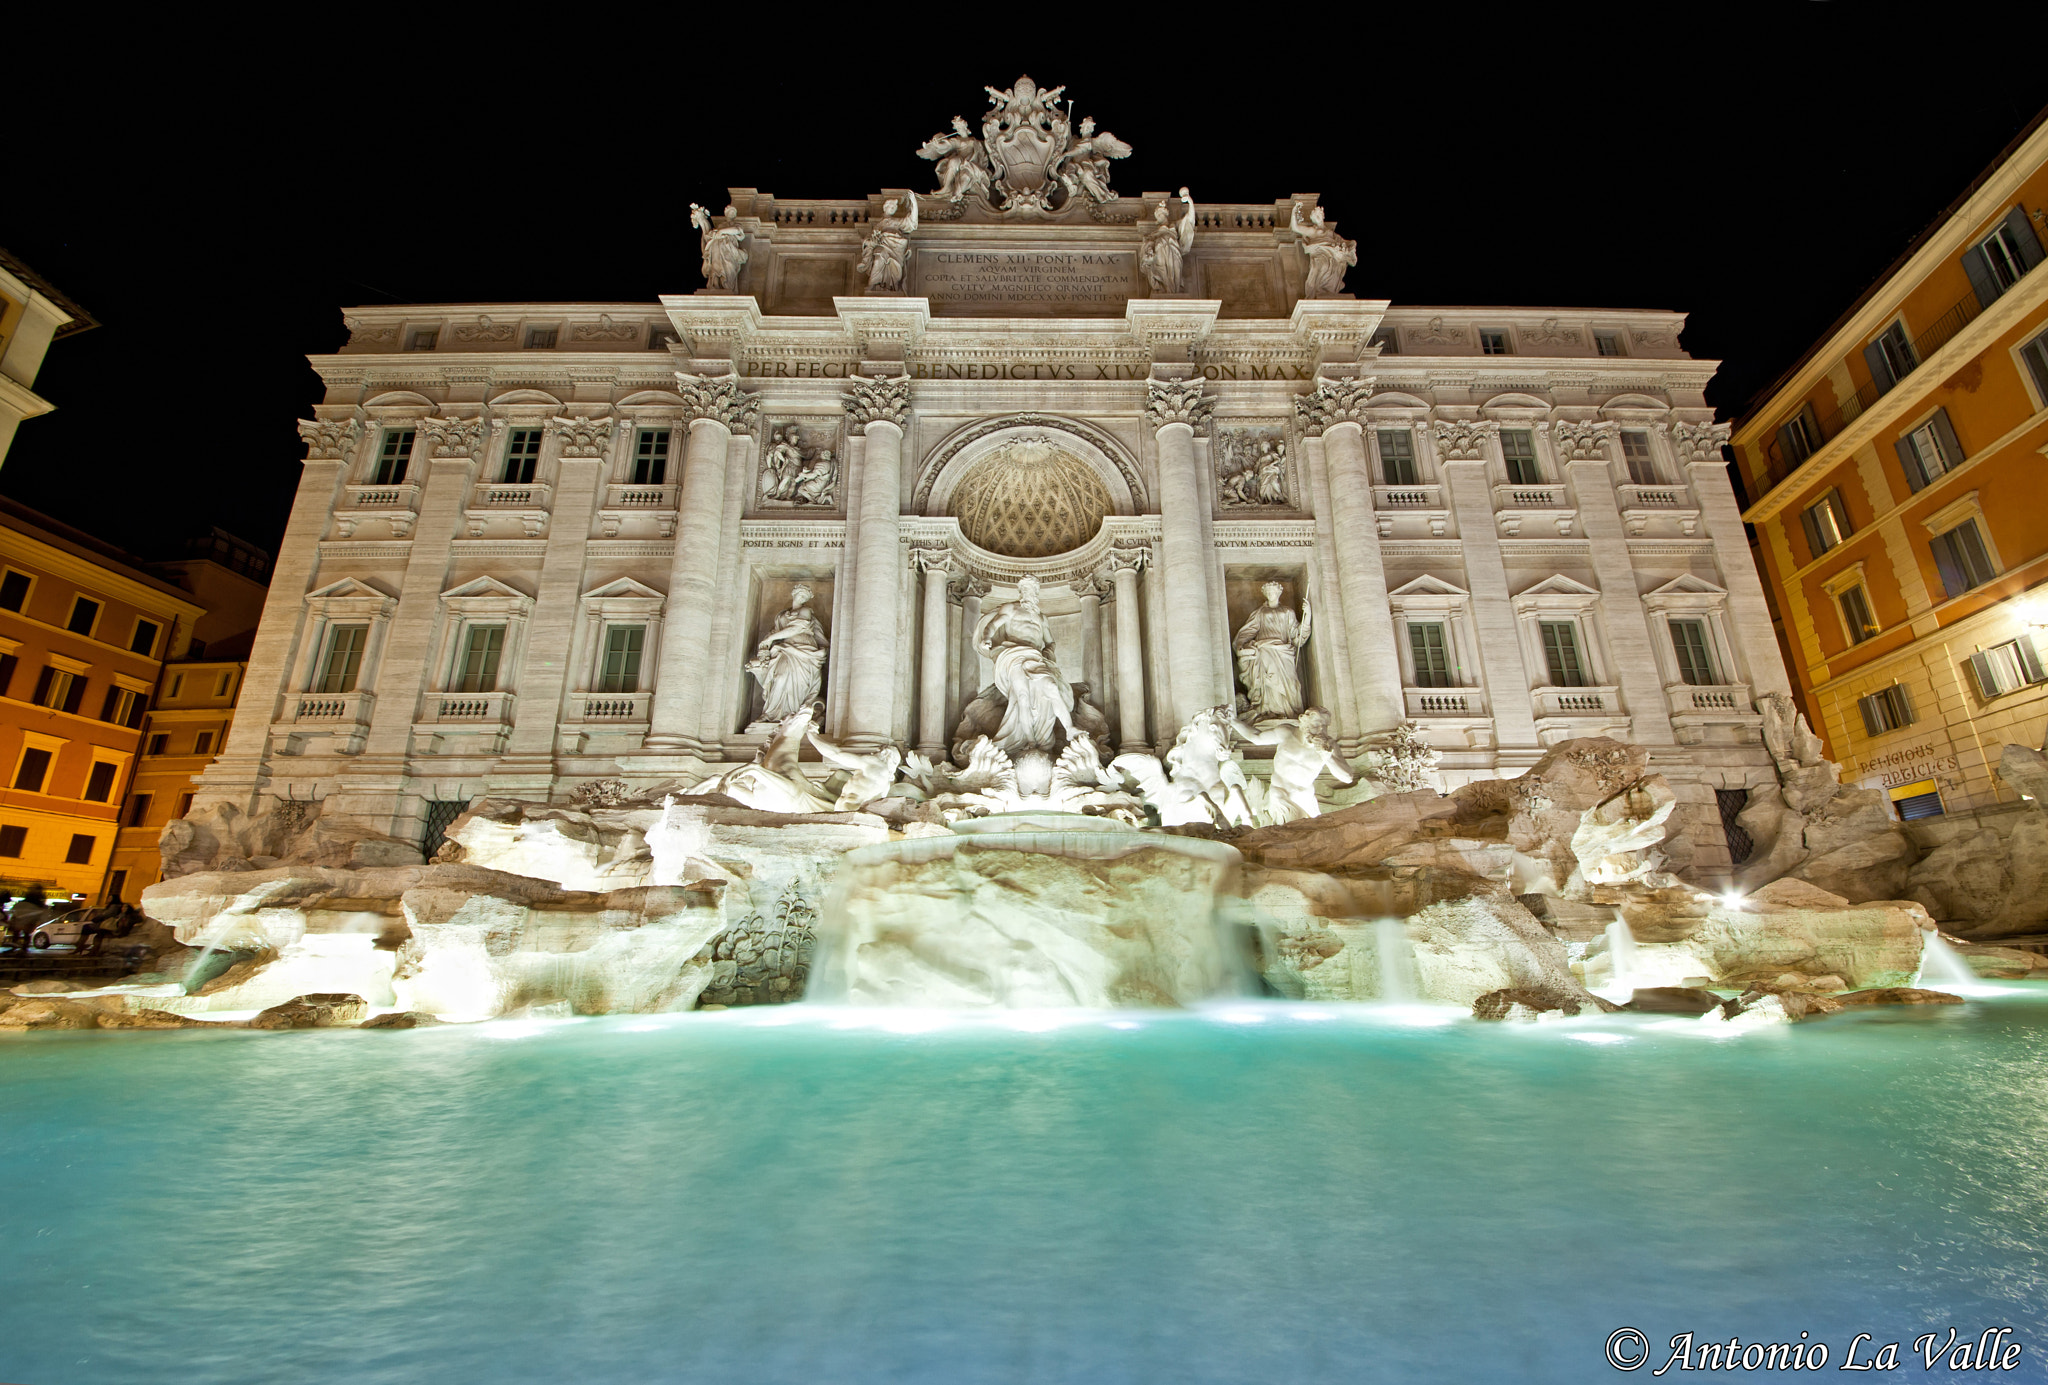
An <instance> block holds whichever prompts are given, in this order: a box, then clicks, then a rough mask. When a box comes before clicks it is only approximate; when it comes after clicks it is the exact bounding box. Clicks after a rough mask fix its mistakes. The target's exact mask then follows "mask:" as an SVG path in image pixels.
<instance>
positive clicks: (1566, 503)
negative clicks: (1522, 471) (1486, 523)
mask: <svg viewBox="0 0 2048 1385" xmlns="http://www.w3.org/2000/svg"><path fill="white" fill-rule="evenodd" d="M1493 508H1494V509H1496V510H1569V509H1571V508H1572V502H1571V500H1570V498H1569V497H1568V496H1566V494H1565V488H1564V487H1563V486H1553V485H1548V484H1546V485H1540V486H1495V487H1494V488H1493Z"/></svg>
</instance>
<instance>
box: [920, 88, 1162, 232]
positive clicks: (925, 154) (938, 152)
mask: <svg viewBox="0 0 2048 1385" xmlns="http://www.w3.org/2000/svg"><path fill="white" fill-rule="evenodd" d="M982 89H983V90H984V91H986V92H987V93H988V98H989V109H988V111H987V113H986V114H984V115H983V116H982V118H981V137H980V138H979V139H977V138H975V136H974V134H973V132H972V131H971V130H970V129H969V128H968V124H967V121H966V119H965V118H964V117H961V116H957V115H956V116H954V117H953V128H952V129H951V130H947V131H941V132H939V133H938V134H936V135H933V136H932V137H931V138H930V139H928V140H926V141H925V143H924V146H923V147H922V148H920V149H919V150H918V151H917V153H918V157H920V158H925V159H930V160H932V161H933V162H934V163H936V164H938V166H939V167H938V174H939V188H938V191H937V192H935V193H933V194H932V195H933V196H934V197H940V198H944V199H945V200H946V201H947V202H948V203H949V204H951V205H954V206H958V205H960V204H961V203H962V202H964V201H965V200H966V199H967V198H969V197H978V198H980V199H982V200H983V201H985V202H986V203H987V204H988V205H989V208H990V209H991V210H993V211H997V212H1001V213H1002V214H1003V215H1005V216H1054V215H1058V214H1059V213H1060V212H1063V211H1065V210H1067V209H1068V208H1069V207H1071V206H1073V205H1074V204H1075V202H1076V201H1086V202H1088V203H1091V204H1094V205H1098V206H1099V205H1100V204H1102V203H1105V202H1113V201H1115V200H1116V193H1115V191H1114V190H1112V189H1111V187H1110V186H1109V161H1110V160H1111V159H1122V158H1128V157H1129V156H1130V153H1131V146H1130V145H1128V144H1125V143H1124V142H1123V141H1122V140H1120V139H1118V138H1117V137H1116V136H1115V135H1112V134H1110V133H1109V131H1107V130H1097V129H1096V128H1095V121H1094V120H1093V119H1086V120H1083V121H1082V122H1081V128H1080V131H1079V134H1078V137H1077V135H1076V132H1075V131H1074V129H1073V128H1072V126H1071V124H1070V121H1069V111H1068V110H1066V109H1062V108H1061V106H1060V96H1061V95H1062V94H1063V93H1064V92H1065V91H1066V88H1065V87H1050V88H1047V89H1045V90H1043V91H1041V90H1040V89H1039V86H1038V83H1036V82H1034V81H1032V80H1031V79H1030V78H1029V77H1019V78H1018V79H1017V82H1016V85H1014V86H1012V87H1011V88H1009V90H1007V91H1001V90H998V89H997V88H995V87H984V88H982Z"/></svg>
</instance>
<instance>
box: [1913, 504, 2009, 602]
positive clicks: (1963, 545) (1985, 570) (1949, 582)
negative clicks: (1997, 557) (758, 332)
mask: <svg viewBox="0 0 2048 1385" xmlns="http://www.w3.org/2000/svg"><path fill="white" fill-rule="evenodd" d="M1928 547H1930V548H1932V549H1933V550H1934V566H1935V567H1936V568H1937V569H1939V570H1940V572H1941V584H1942V586H1943V587H1945V588H1946V589H1947V590H1948V594H1949V595H1950V596H1961V595H1962V594H1963V593H1964V592H1966V591H1969V590H1970V589H1971V588H1973V587H1981V586H1983V585H1984V584H1985V583H1986V582H1989V581H1990V580H1991V579H1992V578H1994V577H1996V576H1997V575H1998V569H1997V568H1995V567H1993V566H1992V565H1991V554H1990V553H1989V551H1987V550H1986V549H1985V547H1984V535H1983V534H1982V533H1981V532H1980V531H1979V530H1978V528H1977V521H1976V520H1974V519H1966V520H1964V521H1963V522H1962V523H1961V524H1958V525H1957V526H1956V527H1955V528H1953V529H1951V530H1949V531H1948V532H1947V533H1945V534H1936V535H1935V536H1934V540H1933V542H1932V543H1930V544H1929V545H1928Z"/></svg>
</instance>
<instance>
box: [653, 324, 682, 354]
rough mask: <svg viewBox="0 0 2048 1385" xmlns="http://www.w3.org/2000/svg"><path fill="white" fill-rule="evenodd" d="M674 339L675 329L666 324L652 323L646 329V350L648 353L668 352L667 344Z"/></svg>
mask: <svg viewBox="0 0 2048 1385" xmlns="http://www.w3.org/2000/svg"><path fill="white" fill-rule="evenodd" d="M675 339H676V329H675V328H673V327H671V326H669V325H668V324H667V323H666V322H657V323H654V324H652V325H651V326H649V327H648V329H647V349H648V350H649V351H666V350H668V347H669V343H670V342H672V341H674V340H675Z"/></svg>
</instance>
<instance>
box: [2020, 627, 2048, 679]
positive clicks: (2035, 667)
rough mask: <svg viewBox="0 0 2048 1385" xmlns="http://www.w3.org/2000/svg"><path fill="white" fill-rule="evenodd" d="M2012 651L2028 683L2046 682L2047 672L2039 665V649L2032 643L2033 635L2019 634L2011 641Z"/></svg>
mask: <svg viewBox="0 0 2048 1385" xmlns="http://www.w3.org/2000/svg"><path fill="white" fill-rule="evenodd" d="M2012 652H2013V654H2014V655H2015V656H2016V657H2017V658H2018V659H2019V662H2020V672H2022V673H2024V674H2025V675H2026V679H2027V681H2028V682H2029V683H2040V682H2048V672H2044V671H2043V669H2042V667H2041V651H2040V650H2039V649H2038V648H2037V647H2036V646H2035V644H2034V637H2033V636H2031V635H2021V636H2020V637H2019V638H2018V639H2016V640H2014V641H2013V642H2012Z"/></svg>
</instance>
